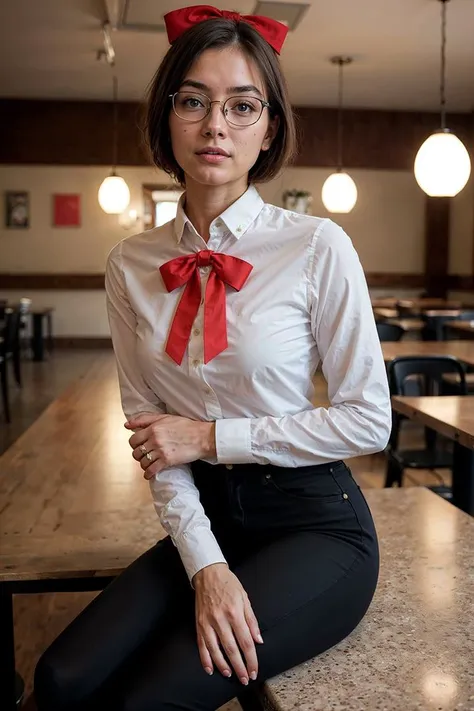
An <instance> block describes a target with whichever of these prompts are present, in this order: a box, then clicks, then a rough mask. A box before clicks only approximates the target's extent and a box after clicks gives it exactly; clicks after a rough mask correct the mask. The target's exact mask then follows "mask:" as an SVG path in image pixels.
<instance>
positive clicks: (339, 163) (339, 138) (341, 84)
mask: <svg viewBox="0 0 474 711" xmlns="http://www.w3.org/2000/svg"><path fill="white" fill-rule="evenodd" d="M338 64H339V99H338V104H339V108H338V114H337V171H338V173H340V172H341V170H342V145H343V133H342V132H343V125H342V95H343V88H344V79H343V67H344V62H343V60H342V59H340V60H339V62H338Z"/></svg>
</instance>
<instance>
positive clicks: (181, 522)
mask: <svg viewBox="0 0 474 711" xmlns="http://www.w3.org/2000/svg"><path fill="white" fill-rule="evenodd" d="M121 249H122V244H120V245H118V246H117V247H115V248H114V250H112V252H111V253H110V255H109V257H108V260H107V266H106V272H105V288H106V300H107V313H108V318H109V324H110V331H111V335H112V342H113V347H114V352H115V358H116V363H117V372H118V378H119V385H120V394H121V398H122V407H123V410H124V413H125V416H126V418H127V420H130V418H131V417H132V416H134V415H137V414H139V413H163V414H164V413H166V406H165V404H164V403H163V402H162V401H161V400H159V399H158V398H157V397H156V395H155V394H154V393H153V392H152V390H151V389H150V388H149V387H148V385H147V384H146V382H145V380H144V379H143V376H142V374H141V370H140V367H139V364H138V360H137V355H136V343H137V337H136V325H137V319H136V314H135V312H134V311H133V309H132V307H131V305H130V302H129V298H128V295H127V289H126V286H125V279H124V274H123V268H122V258H121ZM150 489H151V492H152V496H153V502H154V506H155V509H156V512H157V514H158V518H159V520H160V523H161V525H162V526H163V528H164V529H165V531H166V532H167V533H168V534H169V535H170V536H171V540H172V541H173V543H174V545H175V546H176V548H177V549H178V551H179V554H180V557H181V560H182V562H183V565H184V567H185V569H186V572H187V574H188V577H189V580H190V581H192V578H193V576H194V575H195V574H196V573H197V572H198V571H199V570H201V569H202V568H205V567H206V566H208V565H212V564H213V563H225V562H226V560H225V558H224V556H223V554H222V551H221V549H220V547H219V544H218V543H217V541H216V539H215V536H214V534H213V533H212V531H211V525H210V521H209V519H208V517H207V516H206V514H205V512H204V508H203V506H202V504H201V502H200V500H199V491H198V489H197V487H196V485H195V484H194V479H193V475H192V472H191V469H190V467H189V466H188V465H187V464H183V465H180V466H175V467H168V468H167V469H164V470H163V471H162V472H160V473H159V474H157V475H156V476H155V477H154V478H153V479H151V480H150Z"/></svg>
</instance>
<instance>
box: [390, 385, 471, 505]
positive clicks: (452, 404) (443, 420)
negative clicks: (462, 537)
mask: <svg viewBox="0 0 474 711" xmlns="http://www.w3.org/2000/svg"><path fill="white" fill-rule="evenodd" d="M392 407H393V409H394V410H395V411H396V412H400V413H401V414H402V415H406V416H407V417H409V418H410V419H412V420H416V421H417V422H419V423H420V424H422V425H424V426H426V427H430V428H431V429H432V430H436V432H439V433H440V434H442V435H444V436H445V437H449V438H450V439H452V440H454V455H453V484H452V489H453V504H454V505H455V506H458V507H459V508H461V509H462V510H463V511H467V512H468V513H470V514H472V515H474V398H473V397H469V396H465V397H462V396H455V395H447V396H442V397H433V396H431V397H405V396H400V395H394V396H393V397H392Z"/></svg>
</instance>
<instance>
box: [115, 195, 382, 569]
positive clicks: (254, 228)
mask: <svg viewBox="0 0 474 711" xmlns="http://www.w3.org/2000/svg"><path fill="white" fill-rule="evenodd" d="M183 198H184V196H183ZM183 198H182V200H181V201H180V204H179V206H178V212H177V216H176V218H175V219H174V220H172V221H171V222H169V223H167V224H166V225H163V226H162V227H158V228H155V229H151V230H148V231H147V232H144V233H142V234H137V235H133V236H132V237H128V238H126V239H124V240H123V241H122V242H120V243H119V244H118V245H116V247H114V249H113V250H112V251H111V253H110V255H109V257H108V261H107V269H106V291H107V305H108V314H109V322H110V329H111V333H112V340H113V345H114V349H115V355H116V359H117V367H118V375H119V381H120V389H121V397H122V404H123V409H124V412H125V415H126V416H127V417H128V418H130V417H131V416H132V415H136V414H138V413H143V412H156V413H169V414H173V415H181V416H183V417H189V418H191V419H195V420H201V421H209V422H211V421H215V422H216V448H217V457H216V458H210V459H208V460H206V461H208V462H210V463H211V464H216V463H221V464H227V465H231V464H237V463H246V462H248V463H251V464H274V465H276V466H281V467H300V466H308V465H315V464H322V463H325V462H330V461H334V460H338V459H347V458H349V457H354V456H356V455H361V454H370V453H373V452H377V451H380V450H381V449H383V448H384V447H385V445H386V443H387V440H388V437H389V433H390V428H391V408H390V398H389V391H388V386H387V379H386V374H385V366H384V361H383V356H382V351H381V346H380V342H379V338H378V336H377V331H376V328H375V323H374V318H373V314H372V308H371V303H370V298H369V294H368V290H367V284H366V281H365V277H364V274H363V270H362V267H361V264H360V262H359V259H358V256H357V254H356V252H355V250H354V248H353V246H352V243H351V240H350V239H349V237H348V236H347V235H346V234H345V232H344V231H343V230H342V229H341V228H340V227H338V226H337V225H336V224H335V223H334V222H332V221H331V220H329V219H320V218H318V217H311V216H308V215H301V214H298V213H295V212H290V211H288V210H284V209H282V208H280V207H275V206H274V205H269V204H265V203H264V202H263V200H262V199H261V197H260V195H259V193H258V192H257V190H256V189H255V188H254V187H250V188H249V189H248V190H247V192H246V193H245V194H244V195H242V197H240V198H239V199H238V200H237V201H236V202H235V203H234V204H232V205H231V206H230V207H229V208H228V209H227V210H225V212H223V213H222V214H221V215H220V216H219V217H218V218H217V219H215V220H214V221H213V222H212V224H211V227H210V238H209V241H208V242H207V243H206V242H205V241H204V240H203V239H202V237H201V236H200V235H199V234H198V233H197V232H196V230H195V229H194V227H193V225H192V224H191V222H190V221H189V219H188V218H187V216H186V214H185V212H184V209H183ZM203 249H209V250H214V251H216V252H222V253H225V254H230V255H233V256H235V257H240V258H241V259H245V260H246V261H248V262H249V263H250V264H252V265H253V270H252V272H251V274H250V276H249V278H248V279H247V281H246V282H245V284H244V286H243V287H242V289H241V290H240V291H234V290H233V289H232V288H231V287H228V286H226V303H227V336H228V343H229V345H228V348H227V349H226V350H225V351H223V352H222V353H220V354H219V355H218V356H216V357H215V358H213V359H212V360H211V361H210V362H209V363H207V364H204V361H203V304H204V291H205V287H206V282H207V276H208V273H209V269H210V268H209V267H201V268H200V269H199V271H200V276H201V288H202V299H201V306H200V307H199V311H198V314H197V316H196V319H195V322H194V325H193V328H192V331H191V336H190V340H189V344H188V347H187V349H186V352H185V355H184V358H183V361H182V363H181V365H177V364H176V363H175V362H174V361H173V360H172V359H171V358H170V357H169V356H168V355H167V354H166V353H165V345H166V340H167V337H168V333H169V329H170V326H171V323H172V320H173V317H174V314H175V311H176V308H177V305H178V303H179V300H180V298H181V295H182V292H183V289H184V288H185V287H182V288H179V289H176V290H174V291H172V292H170V293H169V292H168V291H167V290H166V287H165V285H164V283H163V281H162V279H161V275H160V272H159V267H160V265H161V264H163V263H164V262H167V261H169V260H170V259H173V258H174V257H178V256H182V255H186V254H190V253H193V252H199V251H200V250H203ZM320 361H321V363H322V370H323V374H324V376H325V378H326V380H327V383H328V397H329V401H330V407H328V408H325V407H314V406H313V404H312V398H313V396H314V385H313V376H314V374H315V371H316V368H317V366H318V364H319V362H320ZM150 486H151V491H152V495H153V499H154V504H155V507H156V511H157V513H158V516H159V519H160V521H161V524H162V525H163V527H164V528H165V530H166V531H167V532H168V533H169V534H170V536H171V538H172V540H173V542H174V544H175V545H176V547H177V548H178V551H179V553H180V556H181V559H182V561H183V564H184V566H185V568H186V571H187V573H188V576H189V578H190V579H192V577H193V576H194V574H195V573H197V572H198V571H199V570H201V568H204V567H206V566H208V565H211V564H212V563H217V562H225V558H224V556H223V554H222V551H221V549H220V547H219V545H218V543H217V541H216V539H215V537H214V535H213V533H212V531H211V526H210V522H209V519H208V518H207V516H206V513H205V511H204V509H203V507H202V505H201V503H200V501H199V492H198V490H197V488H196V486H195V484H194V481H193V476H192V473H191V469H190V467H189V465H187V464H183V465H179V466H174V467H169V468H167V469H165V470H164V471H162V472H160V474H158V475H157V476H155V477H154V479H152V480H151V482H150Z"/></svg>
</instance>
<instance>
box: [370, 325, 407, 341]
mask: <svg viewBox="0 0 474 711" xmlns="http://www.w3.org/2000/svg"><path fill="white" fill-rule="evenodd" d="M376 326H377V333H378V334H379V338H380V340H381V341H399V340H400V338H401V337H402V336H403V334H404V333H405V331H404V330H403V328H402V327H401V326H398V325H397V324H396V323H383V322H382V321H378V322H377V323H376Z"/></svg>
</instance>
